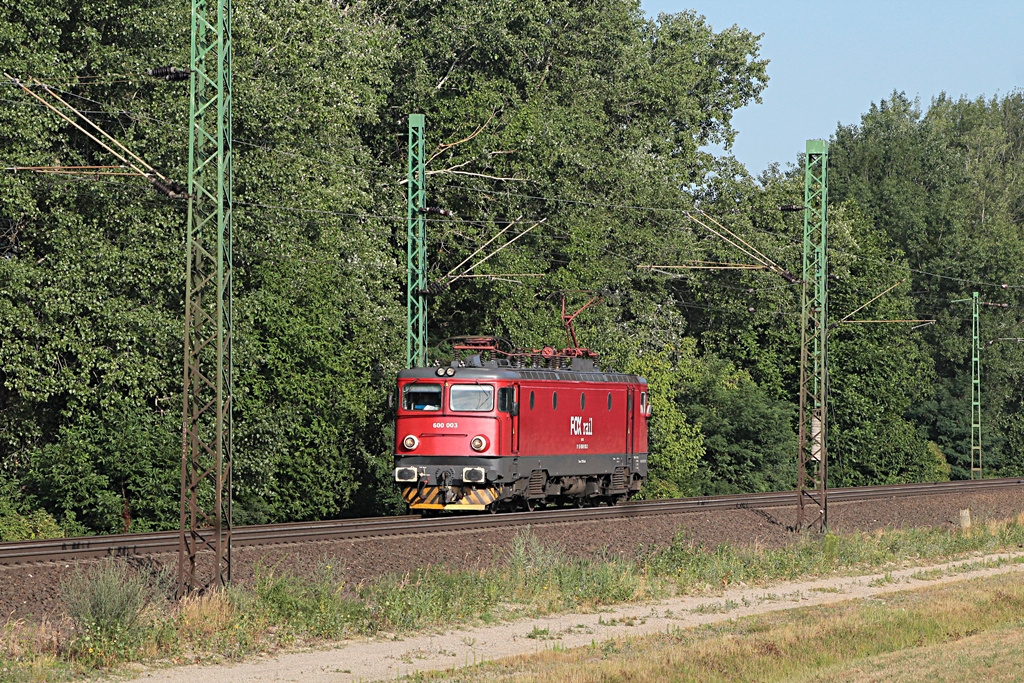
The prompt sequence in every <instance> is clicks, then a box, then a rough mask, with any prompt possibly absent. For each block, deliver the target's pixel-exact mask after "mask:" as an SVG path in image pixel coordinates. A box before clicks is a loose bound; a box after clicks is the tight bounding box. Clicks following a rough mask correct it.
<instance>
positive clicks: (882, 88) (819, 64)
mask: <svg viewBox="0 0 1024 683" xmlns="http://www.w3.org/2000/svg"><path fill="white" fill-rule="evenodd" d="M642 7H643V9H644V11H645V12H647V14H648V15H650V16H652V17H654V16H657V15H658V13H659V12H670V13H671V12H680V11H684V10H687V9H694V10H696V11H697V13H698V14H702V15H704V16H705V17H706V19H707V22H708V23H709V24H710V25H711V26H712V27H714V29H715V30H716V31H720V30H722V29H724V28H728V27H729V26H732V25H733V24H736V25H738V26H740V27H741V28H745V29H748V30H750V31H752V32H753V33H755V34H757V33H763V34H764V36H763V37H762V38H761V55H760V56H761V57H763V58H767V59H769V60H770V62H771V63H770V64H769V65H768V76H769V77H770V79H771V80H770V81H769V83H768V88H767V89H766V90H765V91H764V93H763V94H762V99H763V103H762V104H754V105H750V106H748V107H745V108H743V109H741V110H740V111H739V112H738V113H737V114H736V115H735V116H734V118H733V125H734V126H735V127H736V128H737V129H738V130H739V136H738V137H737V139H736V143H735V144H734V145H733V149H732V153H733V154H734V155H735V156H736V158H737V159H739V160H740V161H741V162H742V163H744V164H745V165H746V166H747V168H748V170H750V172H751V173H754V174H755V175H756V174H758V173H760V172H761V171H762V170H764V169H765V168H766V167H767V166H768V164H770V163H771V162H773V161H774V162H779V163H780V164H781V165H782V167H783V168H785V167H786V163H787V162H795V161H796V155H797V154H799V153H800V152H802V151H803V149H804V145H805V141H806V140H808V139H810V138H828V137H829V136H830V135H832V134H833V133H834V132H835V130H836V126H837V124H839V123H842V124H843V125H848V124H851V123H859V122H860V117H861V115H862V114H863V113H865V112H866V111H867V110H868V108H869V107H870V106H871V103H872V102H876V103H877V102H879V101H880V100H882V99H887V98H888V97H889V95H890V94H891V93H892V92H893V91H894V90H898V91H904V92H906V93H907V95H908V96H910V97H911V98H914V97H919V98H920V100H921V107H922V109H927V107H928V104H929V103H930V102H931V99H932V98H933V97H935V96H936V95H938V94H939V93H941V92H945V93H946V94H948V95H950V96H953V97H959V96H961V95H966V96H968V97H970V98H975V97H978V96H979V95H984V96H985V97H986V98H991V97H992V96H993V95H997V94H998V95H1007V94H1009V93H1011V92H1013V91H1014V90H1020V89H1022V88H1024V0H978V1H975V2H972V1H971V0H961V1H960V2H952V1H951V0H888V1H886V0H858V1H856V2H852V1H849V0H847V1H846V2H839V1H837V0H819V1H818V2H804V1H802V0H642Z"/></svg>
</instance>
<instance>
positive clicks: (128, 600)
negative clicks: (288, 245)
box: [60, 559, 161, 665]
mask: <svg viewBox="0 0 1024 683" xmlns="http://www.w3.org/2000/svg"><path fill="white" fill-rule="evenodd" d="M157 583H160V582H159V581H158V582H157ZM160 594H161V591H160V589H159V588H158V586H154V585H153V583H151V581H150V577H147V576H145V575H143V574H141V573H140V572H137V571H133V570H132V569H130V568H129V567H128V566H127V565H126V564H125V563H124V562H123V561H119V560H113V559H108V560H104V561H102V562H100V563H99V564H96V565H92V566H90V567H86V568H84V569H82V568H78V569H76V570H75V572H74V573H73V574H72V575H71V576H70V577H69V578H68V579H67V580H65V581H63V582H61V587H60V595H61V600H62V601H63V603H64V608H65V610H66V611H67V614H68V616H69V617H70V618H71V621H72V622H73V623H74V625H75V631H76V635H75V637H74V639H73V640H72V642H71V645H70V649H71V651H72V653H73V654H75V655H76V656H78V657H79V658H80V659H83V660H86V661H88V662H90V663H92V664H94V665H96V664H110V663H113V662H115V661H119V660H123V659H126V658H129V657H130V656H132V654H133V653H134V651H135V650H136V649H137V648H138V646H139V645H140V644H141V643H142V642H143V640H144V638H145V635H146V630H147V627H148V625H149V624H148V620H147V619H145V618H144V615H145V612H146V608H147V607H149V605H150V604H151V603H152V602H153V601H154V600H155V599H157V598H158V597H159V596H160Z"/></svg>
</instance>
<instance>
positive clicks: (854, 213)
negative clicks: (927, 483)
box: [0, 0, 1024, 537]
mask: <svg viewBox="0 0 1024 683" xmlns="http://www.w3.org/2000/svg"><path fill="white" fill-rule="evenodd" d="M234 12H235V16H234V38H235V46H236V47H235V50H236V53H235V75H234V86H235V122H234V139H235V155H236V157H235V168H236V182H235V201H236V223H235V231H236V232H235V245H236V246H235V259H236V262H235V267H236V287H235V308H236V319H235V334H236V345H235V358H234V363H235V368H236V370H235V377H236V386H235V400H236V407H235V449H236V450H235V460H234V466H235V479H234V484H235V496H236V504H235V514H236V521H237V522H239V523H250V522H269V521H283V520H299V519H313V518H320V517H329V516H337V515H339V514H370V513H380V512H387V511H393V510H396V509H398V507H399V506H398V503H397V500H396V496H395V491H394V489H393V485H392V483H391V481H390V467H391V456H390V453H389V445H388V444H389V436H388V416H387V411H386V408H385V406H386V396H387V393H388V390H389V389H388V387H389V384H390V382H391V378H392V377H393V375H394V373H395V372H396V371H397V370H398V369H399V368H400V367H401V364H402V361H403V360H404V338H403V337H404V335H403V333H404V310H403V304H404V272H403V271H404V264H405V258H404V252H405V243H404V241H405V238H404V234H405V186H404V184H403V181H404V179H405V153H406V152H405V130H406V117H407V114H408V113H410V112H422V113H424V114H425V115H426V120H427V137H428V149H429V156H430V161H429V165H428V174H429V175H428V197H429V203H430V205H431V206H436V207H439V208H443V209H445V210H446V211H450V212H451V214H450V215H438V214H432V215H431V220H430V222H429V224H428V226H429V227H428V232H429V242H430V251H429V259H430V263H431V269H432V273H433V275H434V277H436V278H442V277H443V276H445V275H446V274H449V273H452V274H458V273H459V272H461V271H459V270H458V269H457V266H458V264H460V263H461V262H462V261H463V260H464V259H466V258H467V257H468V256H470V255H471V254H472V253H473V252H474V251H475V250H477V249H478V248H479V247H480V246H481V245H482V244H483V243H484V242H485V241H486V240H488V239H490V238H492V237H494V236H495V235H496V234H497V233H498V232H499V231H501V230H502V229H504V228H505V227H506V226H508V225H509V224H510V223H514V225H513V227H512V228H510V229H509V230H508V231H507V232H505V233H504V234H503V235H501V236H500V237H499V238H498V239H497V240H496V241H495V242H493V243H492V245H491V247H490V248H489V249H488V250H487V253H489V252H490V251H493V250H494V249H495V248H497V247H500V246H502V245H506V244H508V243H509V242H510V241H511V240H512V239H515V240H516V241H515V243H514V244H512V245H511V246H509V247H508V248H504V249H502V250H501V251H500V252H499V253H497V254H496V255H495V256H494V257H493V258H490V259H488V260H487V261H485V262H484V263H483V264H482V265H480V266H479V267H478V268H476V269H475V270H474V271H473V274H474V275H478V276H479V275H484V276H488V275H490V276H500V277H491V278H488V277H474V278H460V279H457V280H455V281H454V282H453V283H452V285H451V287H450V288H448V289H447V290H445V291H444V292H443V293H441V294H440V295H438V296H436V297H434V299H433V300H432V309H431V312H430V315H431V335H432V336H431V343H432V344H441V343H442V342H443V340H444V339H445V338H447V337H449V336H452V335H457V334H466V333H479V332H493V333H498V334H500V335H502V336H505V337H508V338H511V339H513V340H514V341H516V342H517V343H519V344H521V345H523V346H539V345H542V344H546V343H555V344H561V343H562V342H561V339H562V338H563V337H564V333H563V332H562V330H561V327H560V322H559V318H558V310H559V306H560V295H561V294H562V293H567V296H568V301H569V305H575V304H582V303H583V302H585V301H586V300H587V298H588V297H589V296H590V294H589V292H594V291H600V292H602V293H603V300H602V303H601V305H600V306H594V307H591V308H589V309H587V311H586V312H585V313H584V314H583V315H581V317H580V318H579V321H578V329H579V330H580V334H581V341H582V342H583V343H584V344H585V345H588V346H591V347H593V348H595V349H597V350H599V351H600V352H601V353H602V354H603V356H604V357H605V362H606V363H607V364H610V365H612V366H614V367H617V368H621V369H624V370H630V371H635V372H639V373H641V374H643V375H645V376H646V377H647V378H648V379H649V380H650V382H651V385H652V391H653V396H654V398H653V401H654V408H655V417H654V418H653V420H652V424H651V435H652V454H651V468H652V481H651V485H650V486H649V487H648V488H647V491H646V494H647V495H651V496H660V495H683V494H698V493H703V492H722V491H737V490H768V489H779V488H786V487H790V486H792V485H793V483H794V478H795V474H794V473H795V464H794V454H795V436H794V429H795V415H796V408H795V404H794V397H795V386H796V374H797V358H798V344H797V342H798V337H799V291H798V287H794V286H793V285H791V284H788V283H787V282H785V281H784V280H782V279H780V278H779V277H778V276H777V275H774V274H772V273H770V272H765V271H736V270H719V271H706V270H691V271H665V270H664V269H661V270H660V271H659V270H658V269H654V270H652V269H651V268H650V267H649V266H652V265H677V264H682V263H684V262H687V261H694V260H704V261H710V260H716V261H722V262H737V261H743V260H744V259H745V257H744V256H743V255H741V254H738V253H737V252H736V251H735V250H734V249H733V248H732V247H729V246H728V245H726V244H724V243H723V242H722V241H721V240H720V239H718V238H717V237H715V236H714V235H713V234H711V233H710V232H709V231H707V230H706V229H705V228H704V227H702V226H701V225H700V224H699V223H698V222H696V221H694V220H693V216H694V215H697V216H700V214H694V211H696V210H698V209H699V210H703V211H705V212H707V214H709V215H711V216H714V217H716V219H717V220H719V221H721V222H722V223H723V224H725V225H727V226H728V227H729V228H730V229H731V230H733V231H735V232H737V233H738V234H741V235H742V236H743V237H744V238H745V239H747V240H749V241H750V242H752V243H753V244H755V245H756V246H757V248H758V249H759V250H761V251H762V252H764V253H765V254H767V255H769V256H770V257H771V258H772V259H774V260H775V261H777V262H778V263H780V264H781V265H782V267H784V268H786V269H788V270H789V271H791V272H794V273H797V272H799V269H800V259H801V230H802V226H801V225H800V224H799V223H798V221H797V220H796V219H794V218H791V217H787V215H786V214H780V213H779V212H778V210H777V209H778V206H779V205H780V204H785V203H793V202H798V201H799V200H800V197H801V196H802V194H801V193H802V183H803V177H802V172H801V171H800V169H799V168H797V167H792V166H791V167H790V168H789V169H788V170H785V171H782V170H779V169H778V168H775V169H772V170H771V171H769V172H768V173H766V174H764V175H763V176H761V177H760V178H756V179H755V178H752V177H750V175H749V174H748V173H747V172H746V171H745V169H743V168H742V166H740V165H739V164H738V163H737V162H736V161H735V160H734V159H732V158H731V157H728V156H725V157H715V156H714V155H712V154H710V153H709V152H708V151H707V146H708V145H710V144H716V143H717V144H724V145H726V146H728V145H729V143H730V142H731V141H732V140H733V139H734V137H735V135H736V131H735V129H734V128H733V127H732V125H731V120H732V114H733V112H734V111H735V110H736V109H738V108H740V107H742V106H744V105H746V104H748V103H750V102H753V101H756V100H757V99H758V97H759V95H760V93H761V92H762V91H763V89H764V88H765V87H766V86H767V76H766V73H765V67H766V64H767V62H766V60H764V59H762V58H761V57H760V55H759V42H758V37H757V36H755V35H753V34H751V33H749V32H748V31H745V30H742V29H740V28H737V27H733V28H729V29H725V30H723V31H719V32H716V31H714V30H712V28H711V27H710V26H708V25H707V23H706V22H705V20H704V18H703V17H701V16H700V15H699V14H697V13H695V12H684V13H680V14H675V15H662V16H660V17H659V18H658V19H656V20H651V19H648V18H647V17H645V16H644V15H643V14H642V13H641V12H640V10H639V6H638V4H637V3H632V2H621V1H619V0H600V1H599V2H578V1H575V0H556V1H550V0H525V1H522V2H515V3H513V2H502V1H497V0H493V1H492V0H487V1H484V2H480V1H475V2H470V1H468V0H452V1H446V2H441V1H440V0H431V1H423V0H418V1H417V0H398V1H397V2H395V1H394V0H391V1H389V2H377V1H374V0H361V1H359V2H354V3H349V4H347V5H345V6H339V5H338V4H337V3H333V2H329V1H327V0H300V1H299V2H293V3H286V4H280V3H276V4H274V3H269V4H266V3H264V4H254V3H253V2H251V0H237V1H236V3H235V8H234ZM188 48H189V35H188V5H187V3H182V2H180V1H179V0H175V1H174V2H170V1H169V0H89V1H88V2H85V3H81V2H71V1H70V0H25V1H24V2H20V3H18V4H17V5H16V6H14V7H11V8H10V9H6V10H4V12H3V14H2V15H0V67H2V71H4V72H5V73H9V74H11V75H12V76H15V77H19V78H26V77H28V76H34V77H36V78H39V79H40V80H42V81H45V82H47V83H49V84H51V85H53V86H55V87H56V88H58V89H59V92H60V93H61V94H62V96H63V97H65V98H67V99H68V100H69V102H71V103H73V104H75V106H77V107H79V108H80V109H83V110H86V111H88V112H89V115H90V117H92V118H93V119H94V120H96V121H97V122H99V123H101V125H103V126H104V127H105V128H106V129H107V130H108V131H110V132H111V133H112V134H114V135H115V136H117V137H118V138H119V139H120V140H122V141H123V142H125V143H126V144H127V145H128V146H129V147H131V148H132V149H133V150H134V151H135V152H137V153H138V154H139V155H140V156H142V157H143V158H145V159H146V160H147V161H148V162H149V163H150V164H152V165H154V166H155V167H157V168H159V169H160V170H161V172H162V173H164V174H165V175H166V176H168V177H170V178H173V179H180V180H183V179H184V178H185V176H186V174H187V119H188V91H187V83H166V82H162V81H155V80H151V79H146V78H145V77H144V76H143V75H142V74H143V73H144V72H145V70H146V69H148V68H151V67H153V66H157V65H161V64H167V63H171V64H177V65H184V64H186V63H187V55H188ZM0 87H2V88H3V90H2V92H3V93H4V94H3V100H4V107H2V108H0V149H2V150H3V154H2V157H3V159H4V161H5V163H4V165H5V166H30V165H50V164H66V165H70V164H79V165H85V164H94V165H103V164H109V163H113V162H112V161H111V159H110V158H109V156H108V155H106V153H105V152H104V151H103V150H101V149H99V148H98V147H97V146H96V145H95V144H94V143H92V142H91V141H90V140H88V139H87V138H85V137H84V136H82V135H81V134H80V133H78V132H77V131H75V130H74V129H73V128H72V127H70V126H68V125H66V124H65V123H64V122H63V121H61V120H60V119H58V118H57V117H55V116H53V115H52V114H50V113H48V112H47V111H46V110H45V109H42V108H40V107H39V106H38V105H37V104H36V103H34V101H33V100H32V99H31V98H29V97H28V96H27V95H25V94H24V93H22V92H21V91H19V90H18V89H17V88H15V87H14V85H13V84H11V83H7V82H5V83H4V84H3V85H2V86H0ZM1022 114H1024V98H1022V97H1021V95H1020V94H1013V95H1010V96H1007V97H1004V98H997V99H993V100H991V101H985V100H977V101H969V100H960V101H954V100H950V99H948V98H940V99H938V100H936V101H935V102H934V103H932V105H931V107H930V108H929V109H928V110H927V112H922V111H921V110H920V108H919V106H918V105H917V104H916V103H913V102H910V101H908V100H907V99H906V97H904V96H902V95H900V94H895V95H893V97H892V98H891V99H890V100H887V101H885V102H883V103H882V104H880V105H878V106H875V105H872V108H871V110H870V111H869V112H868V113H867V114H866V115H865V116H864V118H863V120H862V121H861V123H860V124H859V125H853V126H848V127H842V128H840V129H839V130H838V131H837V133H836V136H835V138H834V140H833V143H832V152H833V153H832V165H831V169H830V191H831V197H832V201H833V206H832V212H831V219H830V230H831V235H832V256H831V258H832V264H833V267H832V276H833V281H832V282H831V283H830V286H831V288H832V295H831V296H832V312H833V314H832V317H833V320H834V321H838V320H840V319H841V318H843V317H844V316H845V315H847V314H848V313H850V312H851V311H853V310H854V309H856V308H857V307H858V306H860V305H861V304H863V303H865V302H867V301H868V300H870V299H871V298H872V297H874V296H875V295H876V294H878V293H880V292H881V291H883V290H885V289H886V288H888V287H890V286H891V285H893V284H895V283H897V282H901V284H899V285H898V286H897V287H896V288H895V289H893V290H892V291H891V292H889V293H888V294H887V295H886V296H884V297H882V298H879V299H878V300H877V301H875V302H873V303H872V304H871V305H870V306H869V307H867V308H866V309H864V311H863V314H864V317H868V318H873V319H908V320H909V319H917V318H929V319H935V320H936V321H937V322H936V324H935V325H933V326H931V327H925V328H921V329H912V327H911V326H910V325H909V324H884V325H883V324H879V325H848V324H843V325H836V327H835V328H834V331H833V335H832V341H831V344H832V345H831V347H830V351H831V354H832V355H831V360H832V375H831V384H830V388H831V393H832V406H833V410H832V414H831V415H830V417H831V418H832V427H831V434H830V445H831V448H832V456H833V459H834V462H835V465H834V467H833V469H832V477H833V480H834V483H836V484H861V483H876V482H877V483H880V482H899V481H912V480H920V479H929V478H944V477H948V476H950V475H951V474H952V476H961V477H962V476H965V469H964V468H965V467H968V466H969V464H968V461H967V460H966V458H967V457H968V453H969V443H970V432H969V426H970V423H969V414H970V413H969V401H970V309H969V306H965V305H964V304H950V303H949V301H950V300H952V299H960V298H966V297H969V296H970V292H971V291H975V290H977V291H981V292H983V294H982V297H983V299H984V300H986V301H991V302H993V303H999V304H1008V306H1006V307H1000V308H995V307H987V308H986V309H985V310H984V312H983V321H982V328H983V330H985V332H983V335H985V339H986V340H987V339H992V338H996V337H1015V336H1017V335H1019V331H1017V330H1016V328H1014V325H1015V324H1017V323H1018V322H1019V321H1018V320H1016V319H1015V318H1014V315H1015V313H1014V311H1019V309H1018V308H1017V306H1018V305H1019V302H1018V297H1019V293H1020V292H1021V289H1022V287H1024V270H1022V269H1021V266H1020V265H1019V264H1020V263H1022V261H1021V259H1019V258H1016V257H1015V254H1016V253H1017V251H1019V250H1021V249H1022V248H1024V247H1022V244H1021V240H1020V239H1019V230H1020V225H1021V221H1022V212H1024V193H1022V191H1021V190H1022V188H1021V183H1022V182H1024V181H1022V180H1021V178H1020V177H1019V173H1018V172H1017V169H1018V168H1019V167H1020V154H1021V146H1022V143H1024V116H1022ZM702 220H703V219H702ZM705 222H706V221H705ZM538 223H539V224H538ZM184 224H185V210H184V204H183V203H182V202H181V201H174V200H170V199H166V198H164V197H162V196H161V195H158V194H156V193H154V192H153V191H152V189H151V188H149V187H148V186H146V184H145V183H143V182H142V181H140V180H138V179H131V178H96V177H88V176H85V177H83V176H64V175H31V174H6V175H3V176H0V257H2V258H0V330H3V332H2V334H0V344H2V346H0V535H2V534H5V533H6V534H7V536H11V537H13V536H14V535H16V534H19V533H20V534H25V533H47V531H46V530H48V529H52V527H53V524H52V520H51V521H50V522H47V519H49V518H48V517H46V515H49V516H51V517H52V518H53V519H55V520H56V521H57V523H58V524H59V525H60V527H61V528H63V530H64V531H65V532H67V533H76V532H89V531H98V532H110V531H116V530H120V529H123V528H124V526H125V525H127V524H128V523H129V522H130V524H131V528H132V529H133V530H141V529H147V528H166V527H173V526H175V525H176V524H177V498H178V476H179V461H180V453H181V449H180V415H181V397H180V393H181V389H180V383H181V339H182V336H183V330H182V317H183V313H182V311H183V289H184V286H183V284H184V273H183V261H184V258H183V241H184V237H183V234H184ZM535 224H538V225H536V227H533V228H532V229H530V230H529V232H525V231H526V230H527V229H528V228H531V226H534V225H535ZM524 232H525V234H523V233H524ZM666 272H668V273H669V274H668V275H666ZM517 274H524V275H517ZM527 275H529V276H527ZM535 275H540V276H541V277H536V276H535ZM1022 353H1024V348H1022V347H1020V346H1017V345H1014V344H1013V343H1012V342H1008V341H1004V342H1000V343H998V344H994V345H992V347H991V349H986V350H985V354H986V357H985V358H986V360H985V365H984V367H985V372H986V376H985V391H986V394H985V396H986V402H985V411H986V412H985V430H986V431H985V439H986V443H985V449H986V450H985V454H986V466H990V467H991V469H990V471H993V472H1006V473H1020V472H1021V470H1022V465H1024V463H1022V461H1021V459H1020V457H1019V456H1017V455H1016V454H1017V453H1019V452H1020V447H1021V446H1022V445H1024V444H1022V442H1024V413H1022V410H1021V401H1022V398H1024V397H1022V395H1021V390H1020V389H1019V388H1018V387H1019V385H1020V382H1018V381H1016V380H1017V376H1016V375H1017V373H1018V370H1016V369H1015V368H1019V367H1020V364H1019V363H1015V361H1019V360H1021V358H1020V356H1021V354H1022ZM40 514H43V515H44V517H43V518H42V519H40V518H39V515H40ZM3 520H8V521H7V522H4V521H3ZM11 520H13V521H11ZM5 529H10V530H12V531H8V532H5ZM25 529H29V531H27V532H26V531H25ZM14 530H20V531H14Z"/></svg>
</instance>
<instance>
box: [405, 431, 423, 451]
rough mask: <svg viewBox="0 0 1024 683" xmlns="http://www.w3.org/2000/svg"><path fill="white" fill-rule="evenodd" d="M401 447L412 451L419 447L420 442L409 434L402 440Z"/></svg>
mask: <svg viewBox="0 0 1024 683" xmlns="http://www.w3.org/2000/svg"><path fill="white" fill-rule="evenodd" d="M402 445H403V446H405V450H407V451H414V450H416V448H417V447H418V446H419V445H420V440H419V439H417V438H416V437H415V436H413V435H412V434H410V435H409V436H407V437H405V438H404V439H402Z"/></svg>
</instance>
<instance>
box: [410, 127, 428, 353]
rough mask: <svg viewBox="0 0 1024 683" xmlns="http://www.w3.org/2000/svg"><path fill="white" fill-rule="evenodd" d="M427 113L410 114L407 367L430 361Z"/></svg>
mask: <svg viewBox="0 0 1024 683" xmlns="http://www.w3.org/2000/svg"><path fill="white" fill-rule="evenodd" d="M423 127H424V117H423V114H409V180H408V182H409V187H408V190H409V201H408V230H407V233H406V252H407V261H406V273H407V274H408V278H407V281H406V294H405V302H406V310H407V314H406V315H407V317H406V335H405V338H406V352H405V360H406V366H407V367H410V368H413V367H424V366H425V365H426V364H427V295H426V291H427V220H426V216H425V215H424V211H425V209H426V208H427V177H426V173H425V171H424V169H425V165H426V163H425V162H426V159H425V157H424V151H423V150H424V141H423Z"/></svg>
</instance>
